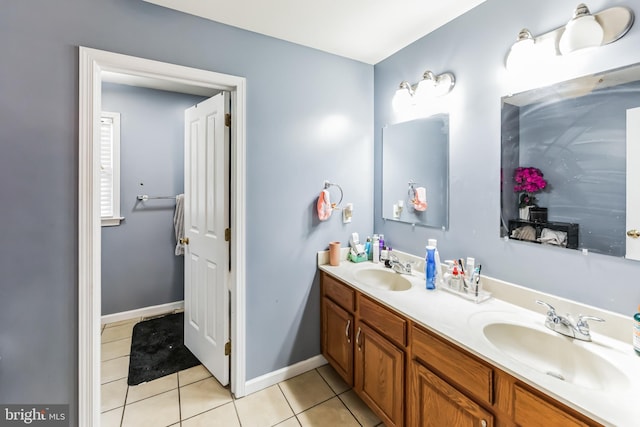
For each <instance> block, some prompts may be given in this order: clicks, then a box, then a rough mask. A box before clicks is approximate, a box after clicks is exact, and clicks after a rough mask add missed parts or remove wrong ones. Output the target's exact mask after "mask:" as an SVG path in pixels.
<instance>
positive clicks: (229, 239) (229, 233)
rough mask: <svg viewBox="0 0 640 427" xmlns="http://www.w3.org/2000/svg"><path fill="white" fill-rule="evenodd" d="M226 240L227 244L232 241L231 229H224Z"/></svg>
mask: <svg viewBox="0 0 640 427" xmlns="http://www.w3.org/2000/svg"><path fill="white" fill-rule="evenodd" d="M224 240H225V241H226V242H230V241H231V229H230V228H225V229H224Z"/></svg>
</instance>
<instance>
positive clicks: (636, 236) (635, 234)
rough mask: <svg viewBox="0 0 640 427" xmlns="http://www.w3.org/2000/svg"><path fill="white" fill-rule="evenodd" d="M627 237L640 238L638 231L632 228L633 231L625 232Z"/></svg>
mask: <svg viewBox="0 0 640 427" xmlns="http://www.w3.org/2000/svg"><path fill="white" fill-rule="evenodd" d="M627 236H629V237H631V238H632V239H637V238H638V237H640V231H638V230H636V229H635V228H634V229H633V230H629V231H627Z"/></svg>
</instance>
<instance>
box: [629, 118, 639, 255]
mask: <svg viewBox="0 0 640 427" xmlns="http://www.w3.org/2000/svg"><path fill="white" fill-rule="evenodd" d="M638 165H640V108H632V109H630V110H627V236H626V241H627V253H626V257H627V258H629V259H635V260H640V191H639V190H638V183H639V182H640V167H639V166H638Z"/></svg>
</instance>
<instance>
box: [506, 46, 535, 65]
mask: <svg viewBox="0 0 640 427" xmlns="http://www.w3.org/2000/svg"><path fill="white" fill-rule="evenodd" d="M534 46H535V42H534V40H533V38H525V39H520V40H518V41H517V42H515V43H514V44H513V46H511V49H510V50H509V54H508V55H507V61H506V66H507V70H509V71H517V70H522V69H525V68H527V66H528V65H530V64H532V63H533V62H534V60H535V47H534Z"/></svg>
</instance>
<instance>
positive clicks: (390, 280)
mask: <svg viewBox="0 0 640 427" xmlns="http://www.w3.org/2000/svg"><path fill="white" fill-rule="evenodd" d="M355 277H356V279H358V280H359V281H360V282H362V283H363V284H365V285H369V286H372V287H374V288H378V289H384V290H387V291H406V290H409V289H411V282H410V281H409V280H408V279H407V278H406V277H403V276H402V275H401V274H398V273H396V272H394V271H389V270H379V269H374V268H367V269H364V270H360V271H357V272H356V273H355Z"/></svg>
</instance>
